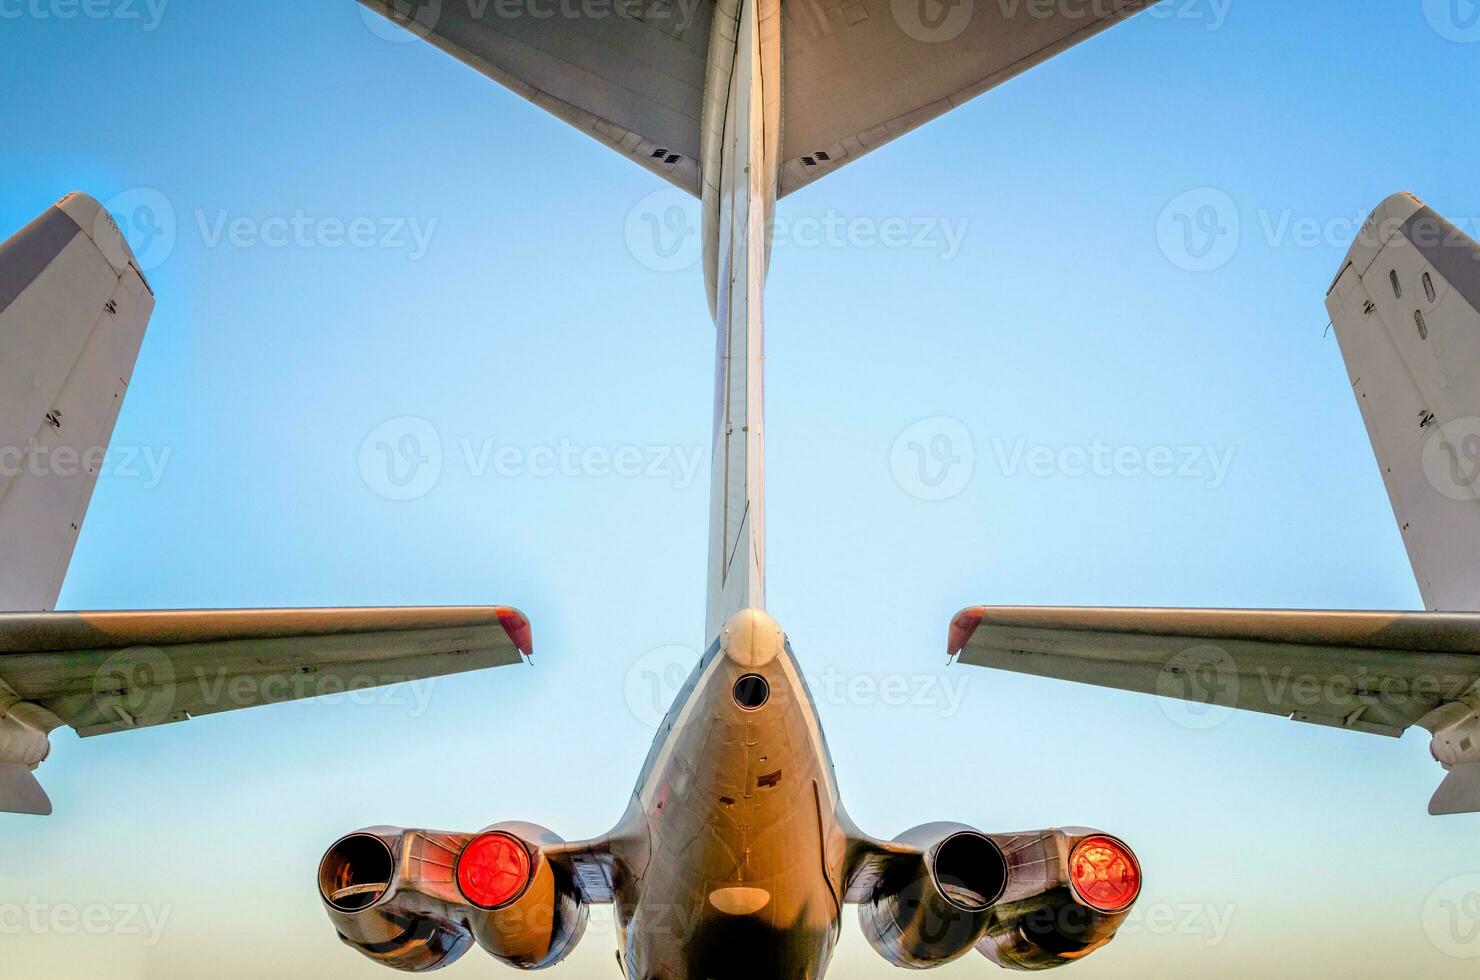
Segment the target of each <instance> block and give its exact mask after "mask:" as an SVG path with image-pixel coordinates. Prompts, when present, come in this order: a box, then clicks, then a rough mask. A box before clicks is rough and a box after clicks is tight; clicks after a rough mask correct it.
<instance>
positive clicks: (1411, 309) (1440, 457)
mask: <svg viewBox="0 0 1480 980" xmlns="http://www.w3.org/2000/svg"><path fill="white" fill-rule="evenodd" d="M1326 306H1327V309H1328V310H1329V311H1330V313H1331V322H1332V323H1333V324H1334V325H1335V327H1336V339H1337V341H1338V343H1339V344H1340V345H1341V354H1342V357H1343V358H1344V359H1345V361H1346V369H1347V373H1348V375H1349V376H1350V377H1351V382H1352V391H1353V393H1354V394H1355V395H1356V398H1357V405H1358V407H1359V408H1360V409H1361V412H1362V420H1363V421H1364V422H1365V423H1366V426H1367V434H1368V436H1369V437H1370V438H1371V440H1372V449H1373V452H1374V453H1375V454H1376V456H1377V462H1378V465H1379V466H1380V467H1381V469H1382V479H1383V483H1384V484H1385V485H1386V487H1387V492H1388V498H1389V499H1390V500H1391V502H1392V505H1393V513H1394V515H1395V516H1396V517H1397V520H1398V527H1399V529H1400V530H1401V531H1402V534H1403V544H1404V546H1405V547H1406V548H1407V549H1408V558H1409V561H1410V562H1411V563H1412V565H1413V572H1414V575H1415V576H1416V578H1417V579H1418V587H1419V591H1420V592H1421V593H1422V595H1423V601H1424V605H1425V607H1426V608H1428V609H1431V610H1443V611H1448V612H1465V611H1470V612H1473V611H1480V246H1477V245H1476V243H1475V241H1474V240H1473V239H1471V238H1470V237H1469V236H1468V235H1466V234H1465V233H1464V232H1462V231H1461V230H1460V229H1459V228H1457V227H1455V226H1454V225H1453V224H1451V223H1450V222H1449V221H1447V220H1445V219H1444V218H1442V217H1440V216H1439V215H1438V214H1437V213H1435V212H1434V210H1433V209H1432V208H1429V207H1427V206H1426V205H1425V204H1424V203H1423V202H1422V201H1420V200H1419V199H1418V198H1416V197H1414V196H1413V195H1412V194H1394V195H1393V196H1392V197H1390V198H1388V199H1387V200H1386V201H1384V202H1383V203H1382V204H1381V205H1380V206H1379V207H1378V209H1377V210H1376V211H1375V212H1373V214H1372V217H1371V218H1369V219H1368V220H1367V223H1366V224H1365V225H1364V226H1363V228H1362V230H1361V233H1360V234H1359V235H1358V237H1357V241H1356V243H1355V244H1354V245H1353V246H1352V248H1351V251H1350V253H1348V255H1347V258H1346V261H1345V262H1344V263H1343V265H1342V269H1341V272H1340V273H1339V275H1338V276H1337V278H1336V281H1335V283H1334V284H1333V285H1332V287H1331V291H1330V293H1329V294H1328V296H1327V298H1326Z"/></svg>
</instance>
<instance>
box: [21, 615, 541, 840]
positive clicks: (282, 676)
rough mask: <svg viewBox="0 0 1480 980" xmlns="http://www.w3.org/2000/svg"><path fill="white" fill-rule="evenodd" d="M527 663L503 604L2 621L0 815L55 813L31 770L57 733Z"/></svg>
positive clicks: (522, 635)
mask: <svg viewBox="0 0 1480 980" xmlns="http://www.w3.org/2000/svg"><path fill="white" fill-rule="evenodd" d="M531 653H532V643H531V635H530V628H529V623H528V621H527V620H526V619H525V618H524V616H523V615H522V614H520V613H519V612H517V611H515V610H513V609H509V608H507V607H502V606H489V607H469V608H442V609H437V608H432V609H301V610H230V611H189V612H107V613H38V614H25V613H16V614H7V615H0V811H3V810H13V811H16V812H32V813H34V812H42V813H47V812H50V805H49V804H47V803H45V794H41V795H40V797H39V799H38V798H37V797H36V795H35V794H37V793H40V787H39V786H36V785H35V781H34V777H31V776H30V770H32V769H34V768H35V767H36V766H37V765H39V764H40V763H41V762H42V761H43V760H44V759H45V758H46V755H47V753H48V751H49V749H50V746H49V743H48V741H47V738H46V736H47V735H48V734H49V733H50V732H51V731H53V730H55V729H57V728H59V727H61V726H62V725H70V726H71V727H72V728H74V729H76V730H77V732H78V734H79V735H81V736H83V737H84V738H86V737H90V736H94V735H106V734H111V733H114V732H120V731H127V730H129V729H134V728H148V727H151V726H154V725H163V724H169V723H171V722H179V721H188V720H189V719H190V718H193V717H195V716H197V715H208V714H214V713H217V712H222V711H231V710H235V709H237V708H250V707H255V706H257V705H264V704H276V703H280V702H284V701H294V700H298V699H301V698H310V697H317V696H320V695H330V694H342V693H345V692H347V691H355V690H363V689H367V688H372V687H378V686H381V685H386V684H396V683H403V682H407V681H415V680H423V679H426V678H430V677H438V676H442V675H444V674H456V673H462V672H464V671H470V670H481V669H483V668H487V667H498V666H503V665H507V664H517V663H520V662H521V659H522V657H523V656H525V655H529V654H531ZM28 800H29V805H28V804H27V801H28Z"/></svg>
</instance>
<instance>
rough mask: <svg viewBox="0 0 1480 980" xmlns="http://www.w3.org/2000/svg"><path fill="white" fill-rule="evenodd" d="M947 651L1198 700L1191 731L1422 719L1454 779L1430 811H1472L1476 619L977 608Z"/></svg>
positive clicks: (1378, 724) (1477, 740)
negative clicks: (1212, 725)
mask: <svg viewBox="0 0 1480 980" xmlns="http://www.w3.org/2000/svg"><path fill="white" fill-rule="evenodd" d="M949 653H950V655H951V656H953V657H958V658H959V659H960V662H961V663H965V664H972V665H976V666H981V667H995V668H997V669H999V670H1010V671H1014V672H1016V673H1020V674H1032V675H1035V676H1038V677H1053V678H1059V679H1061V680H1068V681H1076V682H1079V683H1082V684H1094V685H1097V686H1100V687H1110V688H1116V689H1118V690H1122V691H1136V692H1140V693H1143V694H1155V695H1159V696H1162V697H1166V698H1171V699H1175V700H1177V701H1185V702H1190V703H1192V704H1194V705H1201V706H1203V707H1202V708H1201V709H1196V710H1194V711H1192V713H1190V714H1189V715H1188V718H1189V719H1190V723H1191V724H1194V725H1196V724H1199V722H1198V720H1197V719H1199V718H1206V717H1208V711H1209V710H1216V709H1232V708H1237V709H1242V710H1246V711H1259V712H1263V713H1266V714H1274V715H1281V716H1283V717H1286V718H1290V719H1292V720H1294V721H1301V722H1307V723H1311V724H1317V725H1326V726H1330V727H1334V728H1344V729H1348V730H1351V731H1357V732H1365V733H1367V734H1372V735H1387V736H1391V737H1397V736H1399V735H1401V734H1403V732H1404V731H1405V730H1407V729H1408V728H1409V727H1410V726H1412V725H1420V726H1422V727H1423V728H1426V729H1427V730H1429V731H1430V732H1433V733H1434V734H1435V740H1434V752H1435V756H1436V758H1438V759H1439V761H1440V762H1441V763H1443V764H1444V765H1445V768H1446V769H1450V770H1451V774H1452V776H1451V780H1452V781H1450V782H1447V783H1446V787H1448V789H1449V790H1451V791H1454V790H1456V787H1458V786H1459V784H1461V783H1463V784H1465V785H1464V787H1463V789H1464V794H1463V795H1464V799H1461V800H1455V799H1450V800H1449V801H1448V802H1447V803H1446V802H1444V801H1441V800H1440V799H1439V798H1436V800H1435V807H1436V809H1433V810H1432V812H1472V811H1474V810H1480V719H1477V715H1476V708H1477V707H1480V700H1477V694H1476V685H1477V682H1480V614H1476V613H1377V612H1298V611H1261V610H1198V609H1053V608H1045V609H1034V608H989V607H985V606H978V607H974V608H971V609H967V610H965V611H963V612H962V613H961V614H959V615H958V616H957V617H956V619H955V620H954V621H953V622H952V624H951V630H950V639H949ZM1446 746H1448V747H1449V748H1452V749H1453V750H1454V751H1453V752H1450V753H1447V754H1446V751H1445V748H1446ZM1443 792H1444V790H1442V789H1441V794H1442V793H1443ZM1461 805H1462V806H1463V809H1462V810H1461V809H1444V808H1443V807H1446V806H1447V807H1454V806H1461Z"/></svg>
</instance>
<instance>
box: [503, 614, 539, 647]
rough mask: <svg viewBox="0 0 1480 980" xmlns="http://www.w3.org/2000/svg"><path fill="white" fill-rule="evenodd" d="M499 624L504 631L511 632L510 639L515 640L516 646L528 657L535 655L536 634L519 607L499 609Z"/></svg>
mask: <svg viewBox="0 0 1480 980" xmlns="http://www.w3.org/2000/svg"><path fill="white" fill-rule="evenodd" d="M498 621H499V625H501V626H502V627H503V628H504V632H505V633H507V634H509V640H510V641H512V642H513V644H514V648H515V649H517V650H518V651H519V652H520V653H522V654H524V655H525V656H526V657H532V656H534V634H533V632H532V631H531V630H530V628H529V620H527V619H525V618H524V614H523V613H521V612H520V611H519V610H517V609H502V608H501V609H499V611H498Z"/></svg>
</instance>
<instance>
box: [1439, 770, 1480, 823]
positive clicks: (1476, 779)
mask: <svg viewBox="0 0 1480 980" xmlns="http://www.w3.org/2000/svg"><path fill="white" fill-rule="evenodd" d="M1456 813H1480V763H1474V764H1471V765H1468V766H1455V767H1454V768H1453V769H1451V770H1449V775H1448V776H1445V777H1444V782H1442V783H1440V784H1439V791H1438V792H1437V793H1435V794H1434V798H1433V799H1432V800H1430V801H1429V816H1431V817H1447V816H1451V815H1453V814H1456Z"/></svg>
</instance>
